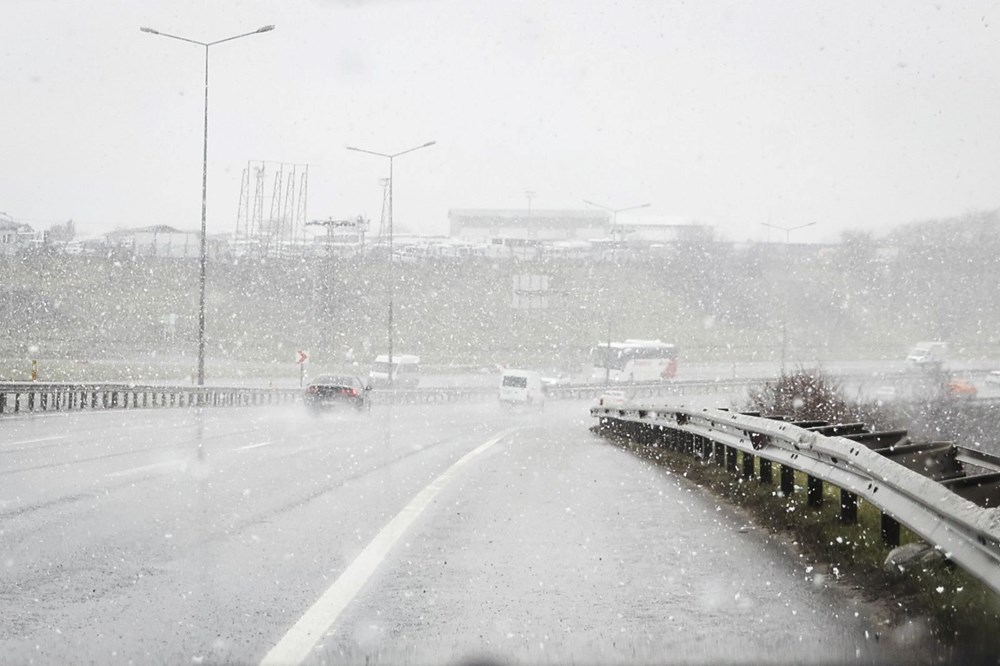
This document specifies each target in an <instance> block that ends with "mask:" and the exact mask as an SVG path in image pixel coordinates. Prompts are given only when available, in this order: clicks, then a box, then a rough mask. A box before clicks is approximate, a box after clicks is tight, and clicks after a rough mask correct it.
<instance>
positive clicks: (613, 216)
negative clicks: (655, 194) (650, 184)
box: [583, 199, 651, 240]
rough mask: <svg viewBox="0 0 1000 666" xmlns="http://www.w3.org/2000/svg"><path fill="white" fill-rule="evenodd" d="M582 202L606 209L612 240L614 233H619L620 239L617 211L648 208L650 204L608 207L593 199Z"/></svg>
mask: <svg viewBox="0 0 1000 666" xmlns="http://www.w3.org/2000/svg"><path fill="white" fill-rule="evenodd" d="M583 203H585V204H587V205H588V206H593V207H594V208H600V209H601V210H606V211H607V212H609V213H611V238H612V240H614V237H615V234H619V239H618V240H621V238H620V233H619V229H618V213H624V212H626V211H630V210H639V209H640V208H649V207H650V205H651V204H648V203H644V204H639V205H638V206H627V207H625V208H610V207H608V206H602V205H601V204H599V203H594V202H593V201H587V200H586V199H584V200H583Z"/></svg>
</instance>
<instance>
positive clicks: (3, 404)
mask: <svg viewBox="0 0 1000 666" xmlns="http://www.w3.org/2000/svg"><path fill="white" fill-rule="evenodd" d="M6 411H7V394H6V393H0V414H3V413H4V412H6Z"/></svg>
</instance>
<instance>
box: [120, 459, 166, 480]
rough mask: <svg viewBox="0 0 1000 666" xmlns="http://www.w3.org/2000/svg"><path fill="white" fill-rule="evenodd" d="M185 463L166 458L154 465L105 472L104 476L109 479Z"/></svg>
mask: <svg viewBox="0 0 1000 666" xmlns="http://www.w3.org/2000/svg"><path fill="white" fill-rule="evenodd" d="M183 464H184V461H183V460H166V461H164V462H158V463H153V464H152V465H143V466H142V467H131V468H129V469H123V470H122V471H120V472H112V473H111V474H105V475H104V477H105V478H108V479H114V478H117V477H119V476H128V475H129V474H138V473H139V472H148V471H150V470H153V469H159V468H160V467H171V466H173V467H181V466H182V465H183Z"/></svg>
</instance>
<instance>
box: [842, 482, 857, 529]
mask: <svg viewBox="0 0 1000 666" xmlns="http://www.w3.org/2000/svg"><path fill="white" fill-rule="evenodd" d="M840 522H842V523H844V524H845V525H854V524H856V523H857V522H858V496H857V495H855V494H854V493H852V492H851V491H850V490H844V489H843V488H841V489H840Z"/></svg>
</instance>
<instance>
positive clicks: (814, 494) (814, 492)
mask: <svg viewBox="0 0 1000 666" xmlns="http://www.w3.org/2000/svg"><path fill="white" fill-rule="evenodd" d="M806 504H808V505H809V506H813V507H818V506H823V479H817V478H816V477H815V476H812V475H806Z"/></svg>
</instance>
